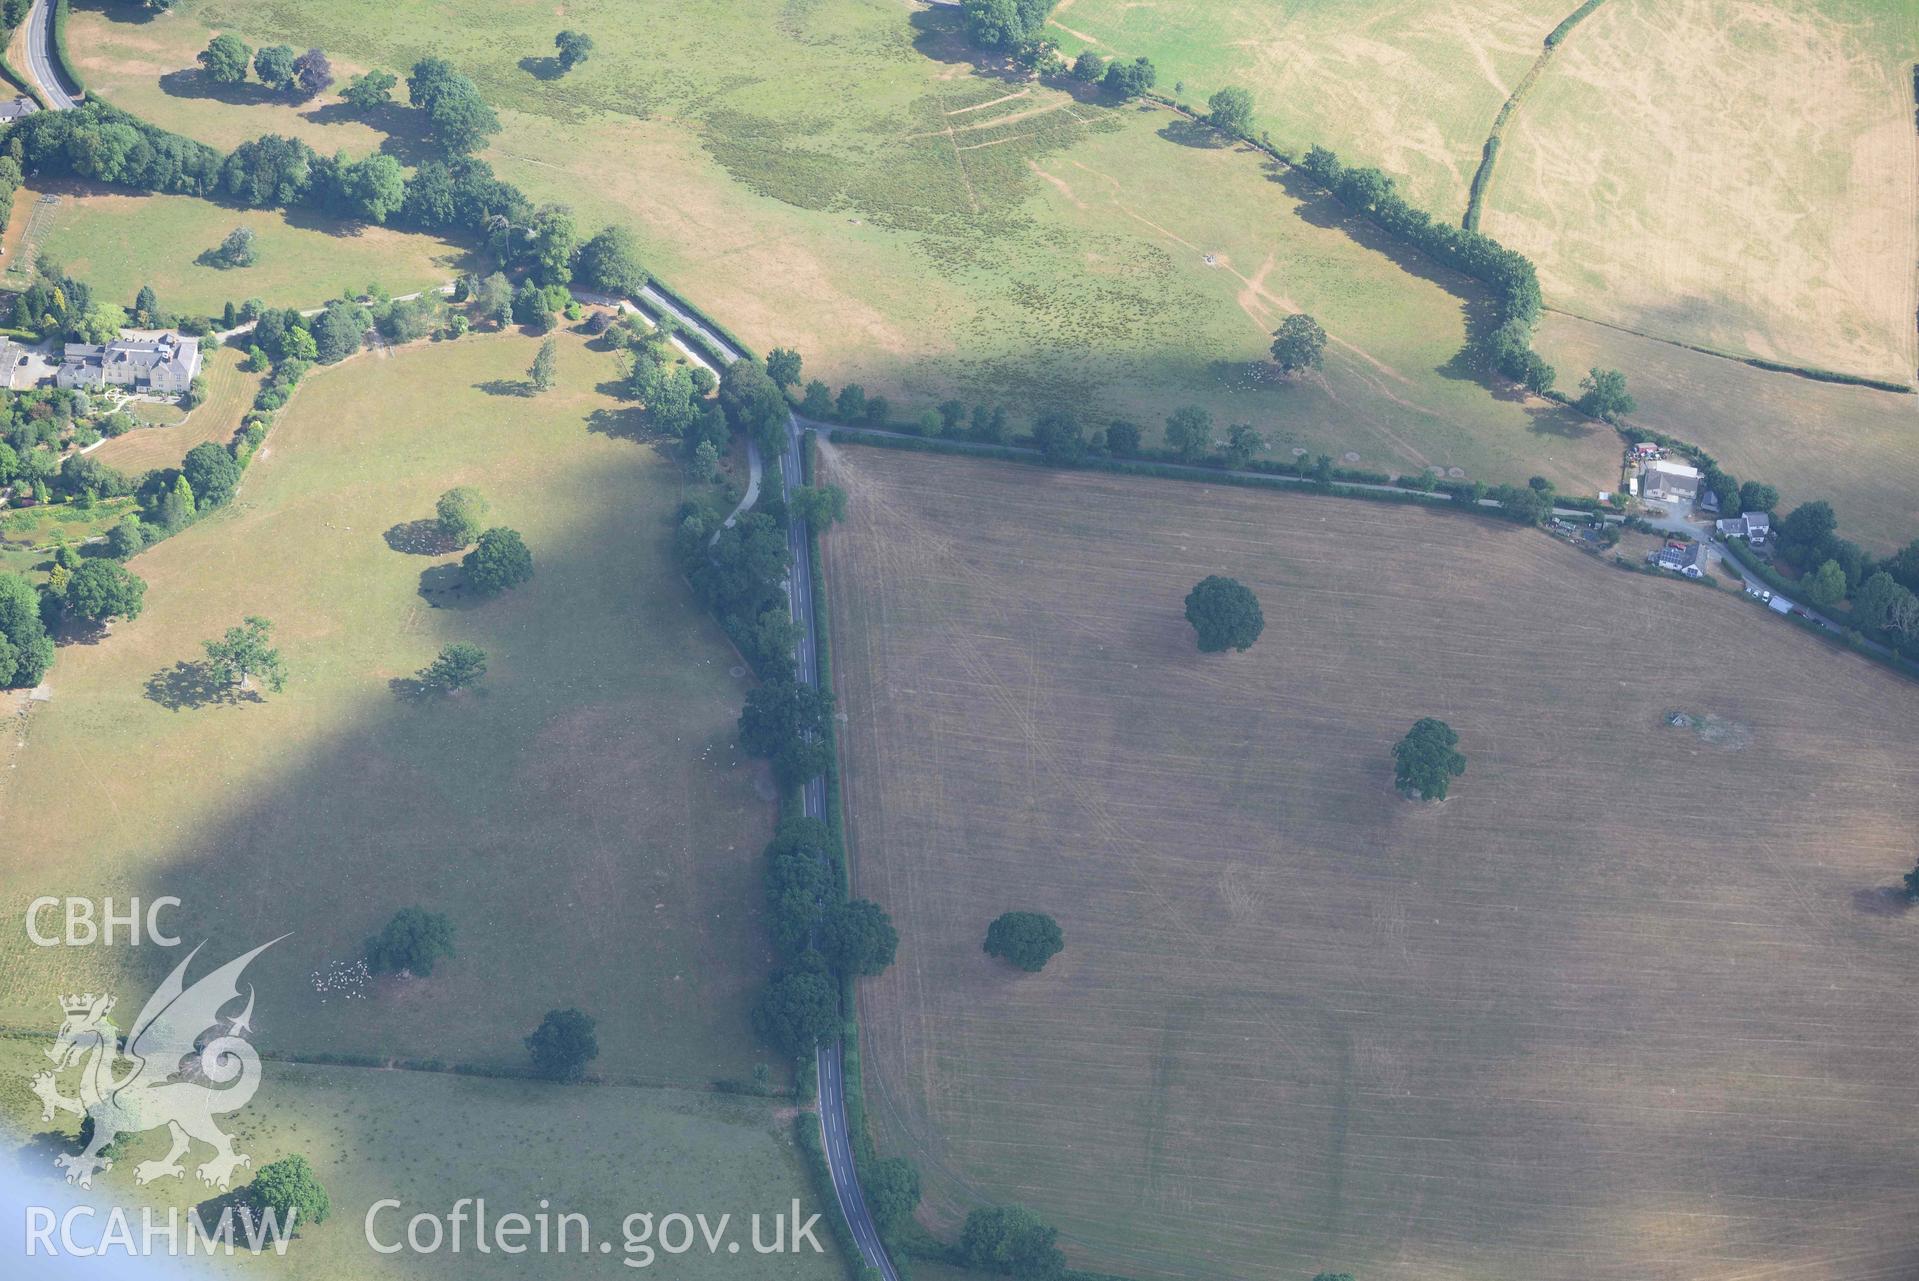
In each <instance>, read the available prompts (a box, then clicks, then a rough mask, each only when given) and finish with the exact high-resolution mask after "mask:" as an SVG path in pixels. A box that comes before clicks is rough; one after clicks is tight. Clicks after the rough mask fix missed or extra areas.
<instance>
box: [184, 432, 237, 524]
mask: <svg viewBox="0 0 1919 1281" xmlns="http://www.w3.org/2000/svg"><path fill="white" fill-rule="evenodd" d="M180 472H181V474H182V475H184V476H185V477H186V478H187V483H188V484H189V485H192V486H193V498H194V502H195V503H196V504H197V505H198V507H199V509H200V510H201V511H203V512H204V511H206V510H207V509H208V508H210V507H223V506H225V505H226V504H227V503H228V502H231V501H232V499H233V494H234V491H235V490H236V489H238V488H239V486H240V464H238V463H236V462H235V461H233V455H232V454H229V453H228V452H227V451H226V450H225V449H224V448H222V447H221V446H219V445H216V444H214V443H213V442H212V441H206V442H204V443H202V444H198V445H195V446H194V447H193V448H192V449H190V450H188V451H187V456H186V458H185V459H184V460H183V461H182V462H181V464H180Z"/></svg>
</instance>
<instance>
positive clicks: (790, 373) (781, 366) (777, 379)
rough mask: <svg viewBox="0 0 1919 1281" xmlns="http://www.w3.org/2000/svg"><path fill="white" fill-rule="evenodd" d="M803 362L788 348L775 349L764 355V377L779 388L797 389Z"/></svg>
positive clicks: (798, 355)
mask: <svg viewBox="0 0 1919 1281" xmlns="http://www.w3.org/2000/svg"><path fill="white" fill-rule="evenodd" d="M802 364H803V362H802V361H801V360H800V354H799V353H798V352H797V351H794V350H793V349H792V348H790V347H775V348H774V349H773V350H771V351H769V352H767V353H766V376H767V377H768V378H771V379H772V380H773V385H774V386H776V387H779V388H782V389H784V388H787V387H797V386H799V382H800V369H801V367H802Z"/></svg>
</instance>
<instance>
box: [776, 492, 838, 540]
mask: <svg viewBox="0 0 1919 1281" xmlns="http://www.w3.org/2000/svg"><path fill="white" fill-rule="evenodd" d="M787 512H788V513H789V514H790V515H793V516H797V517H799V518H800V519H801V520H803V521H805V522H806V523H807V524H808V525H810V526H812V527H813V528H814V529H816V530H818V531H820V532H821V533H824V532H825V531H826V530H827V528H828V527H829V526H832V525H836V524H838V523H839V522H840V521H841V520H844V519H845V518H846V491H845V490H843V489H841V488H840V487H839V486H838V485H804V486H801V487H800V488H799V489H796V490H794V491H793V497H792V500H791V501H790V502H788V503H787Z"/></svg>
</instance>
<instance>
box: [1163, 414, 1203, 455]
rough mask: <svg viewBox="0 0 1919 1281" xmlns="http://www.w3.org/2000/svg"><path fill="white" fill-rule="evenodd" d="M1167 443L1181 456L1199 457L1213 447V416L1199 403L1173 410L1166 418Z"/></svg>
mask: <svg viewBox="0 0 1919 1281" xmlns="http://www.w3.org/2000/svg"><path fill="white" fill-rule="evenodd" d="M1166 443H1167V444H1168V445H1170V446H1172V448H1173V450H1174V452H1175V453H1177V454H1178V455H1179V456H1180V457H1181V458H1197V457H1199V456H1200V455H1201V454H1203V453H1205V452H1206V451H1207V450H1208V449H1211V448H1212V447H1213V416H1212V415H1211V414H1209V413H1207V412H1206V411H1205V410H1204V409H1201V408H1200V407H1199V406H1198V405H1187V406H1185V407H1184V408H1182V409H1176V410H1174V411H1173V415H1172V417H1170V418H1168V419H1167V420H1166Z"/></svg>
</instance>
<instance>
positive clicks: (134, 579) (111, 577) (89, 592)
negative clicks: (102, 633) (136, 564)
mask: <svg viewBox="0 0 1919 1281" xmlns="http://www.w3.org/2000/svg"><path fill="white" fill-rule="evenodd" d="M146 595H147V585H146V583H145V582H144V581H143V580H142V579H141V578H140V577H139V576H138V575H137V574H133V573H130V572H129V571H128V570H127V567H126V566H124V565H122V564H120V562H118V561H113V560H106V559H99V558H97V559H94V560H89V561H86V562H84V563H83V564H82V565H81V566H80V568H78V569H76V570H74V571H73V574H72V576H71V577H69V578H68V579H67V590H66V593H65V595H64V596H63V598H62V602H63V605H64V608H65V610H66V613H67V616H68V617H70V618H78V619H82V620H84V621H85V622H89V623H95V624H98V623H106V622H110V621H111V620H113V619H116V618H127V619H133V618H138V617H140V610H141V608H142V606H143V605H144V604H145V602H146Z"/></svg>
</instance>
